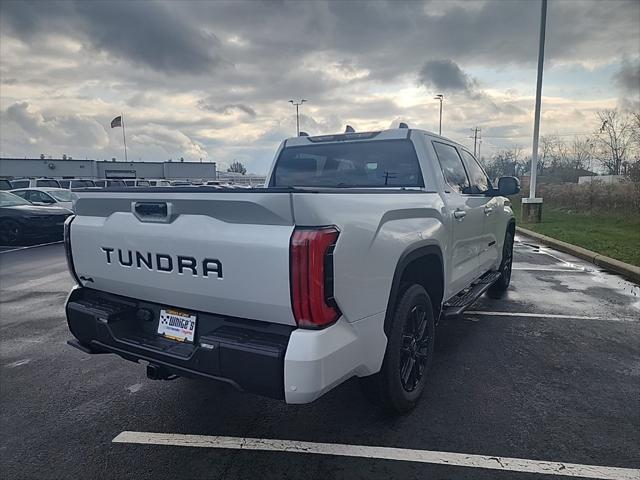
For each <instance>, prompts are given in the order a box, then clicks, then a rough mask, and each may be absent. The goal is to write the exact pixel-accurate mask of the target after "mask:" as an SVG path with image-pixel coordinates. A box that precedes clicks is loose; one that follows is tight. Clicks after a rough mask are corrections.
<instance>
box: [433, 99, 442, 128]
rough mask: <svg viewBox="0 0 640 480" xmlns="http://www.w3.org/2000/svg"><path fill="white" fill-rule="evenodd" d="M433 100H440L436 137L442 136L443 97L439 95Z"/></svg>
mask: <svg viewBox="0 0 640 480" xmlns="http://www.w3.org/2000/svg"><path fill="white" fill-rule="evenodd" d="M433 99H434V100H440V124H439V125H440V126H439V127H438V135H442V101H443V100H444V95H442V94H441V93H439V94H438V95H436V96H435V97H433Z"/></svg>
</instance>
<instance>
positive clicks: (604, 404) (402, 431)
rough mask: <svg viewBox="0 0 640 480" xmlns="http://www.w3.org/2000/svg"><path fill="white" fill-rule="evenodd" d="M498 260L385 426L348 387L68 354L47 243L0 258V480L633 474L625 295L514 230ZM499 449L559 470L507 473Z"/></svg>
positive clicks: (593, 270)
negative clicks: (203, 377)
mask: <svg viewBox="0 0 640 480" xmlns="http://www.w3.org/2000/svg"><path fill="white" fill-rule="evenodd" d="M514 260H515V263H514V272H513V278H512V285H511V287H510V289H509V291H508V293H507V295H506V296H505V297H504V298H503V299H500V300H493V299H490V298H488V297H483V298H481V299H480V300H479V301H478V302H477V303H476V304H475V305H474V306H473V307H471V309H470V312H469V313H467V314H465V316H464V318H462V319H460V320H457V321H448V322H446V323H442V324H441V325H439V327H438V329H437V337H436V352H435V357H434V364H433V370H432V372H431V375H430V377H429V380H428V383H427V390H426V391H425V394H424V396H423V398H422V401H421V402H420V404H419V405H418V407H417V408H416V409H415V410H414V411H413V412H412V413H410V414H409V415H406V416H404V417H400V418H390V417H388V416H385V415H384V414H383V413H381V412H380V411H378V410H377V409H376V408H374V407H372V406H371V405H370V404H369V403H367V402H366V400H365V399H364V397H363V396H362V394H361V393H360V390H359V388H358V382H357V380H355V379H353V380H350V381H348V382H346V383H345V384H343V385H342V386H340V387H338V388H336V389H335V390H334V391H332V392H330V393H328V394H327V395H325V396H324V397H322V398H321V399H319V400H318V401H316V402H314V403H312V404H309V405H302V406H288V405H285V404H283V403H281V402H279V401H276V400H271V399H264V398H261V397H258V396H253V395H248V394H241V393H238V392H236V391H234V390H232V389H230V388H228V387H226V386H224V385H218V384H215V383H203V382H199V381H194V380H187V379H178V380H175V381H173V382H158V381H151V380H148V379H147V378H146V375H145V366H144V365H136V364H133V363H130V362H127V361H125V360H122V359H120V358H118V357H116V356H112V355H105V356H88V355H85V354H83V353H82V352H80V351H78V350H75V349H73V348H71V347H69V346H67V345H66V340H67V339H70V338H71V335H70V333H69V332H68V330H67V327H66V322H65V318H64V311H63V305H64V300H65V296H66V294H67V292H68V290H69V288H70V287H71V285H72V281H71V279H70V277H69V275H68V274H67V271H66V264H65V259H64V251H63V247H62V245H61V244H55V245H48V246H43V247H35V248H29V249H24V250H18V251H10V252H4V253H0V300H1V301H2V306H1V309H0V339H1V340H0V431H1V432H2V435H1V436H0V476H1V478H10V479H21V478H25V479H31V478H38V479H49V478H65V479H66V478H92V477H93V478H100V479H110V478H136V479H146V478H149V479H152V478H154V479H155V478H186V479H205V478H206V479H213V478H216V479H219V478H228V479H235V478H243V479H244V478H247V479H254V478H305V479H316V478H317V479H323V480H324V479H333V478H336V479H337V478H345V479H358V478H362V479H378V478H379V479H389V478H403V479H404V478H416V479H417V478H421V479H422V478H437V479H440V478H446V479H467V478H473V479H477V478H479V479H514V478H522V479H529V478H531V479H533V478H542V479H546V478H554V479H555V478H567V477H565V476H563V475H562V471H563V470H562V468H564V466H565V462H570V463H575V464H580V465H583V466H584V465H590V466H599V467H602V468H604V469H600V470H598V469H596V470H594V472H595V473H593V476H594V478H598V476H599V478H606V477H605V475H607V474H612V473H616V472H615V471H612V470H606V468H608V467H622V468H626V469H637V468H639V467H640V287H638V286H637V285H634V284H632V283H630V282H627V281H625V280H624V279H622V278H621V277H618V276H617V275H612V274H609V273H606V272H604V271H602V270H601V269H600V268H599V267H595V266H594V265H591V264H589V263H586V262H583V261H581V260H578V259H576V258H574V257H571V256H570V255H567V254H563V253H559V252H556V251H554V250H551V249H547V248H541V247H539V246H538V244H536V243H535V241H534V240H532V239H528V238H525V237H519V238H518V239H517V242H516V246H515V255H514ZM123 431H133V432H157V433H164V434H198V435H206V436H211V437H212V438H214V440H211V441H212V442H213V444H215V438H217V437H218V436H227V437H237V438H239V439H245V438H257V439H269V440H290V441H293V442H294V443H295V442H319V443H322V444H326V445H333V446H335V445H338V446H337V447H335V449H334V450H336V452H337V453H338V454H330V455H320V454H317V453H318V452H315V453H314V452H313V448H311V447H309V446H308V445H302V444H301V445H302V446H300V447H299V449H298V450H297V451H255V450H246V449H244V448H243V445H244V446H248V444H247V442H246V441H244V440H242V441H241V444H240V446H239V447H238V448H231V449H229V448H222V449H221V448H195V447H193V446H175V445H156V444H146V445H140V444H134V443H113V442H112V441H113V439H114V438H116V437H117V436H118V435H120V434H121V432H123ZM171 438H172V439H173V440H172V441H174V440H175V443H177V444H180V445H184V438H185V437H181V436H179V435H178V436H175V437H171ZM207 438H209V437H207ZM345 445H348V446H381V447H395V448H398V449H411V450H403V451H402V452H408V451H409V452H413V451H415V450H419V451H422V452H436V453H437V452H452V453H462V454H468V455H469V456H473V455H477V456H482V457H483V458H485V459H494V460H495V462H496V468H499V469H498V470H495V469H489V468H485V467H486V465H485V464H482V463H481V464H479V465H475V464H473V461H472V460H473V458H475V457H469V459H470V460H469V461H468V462H467V463H468V464H467V463H464V462H463V464H462V465H464V466H461V465H460V464H457V465H456V466H452V465H449V464H446V462H443V461H436V462H435V463H420V462H418V461H415V459H417V458H418V457H419V456H420V453H411V455H413V457H411V455H410V458H409V460H388V459H383V458H381V456H382V454H381V453H376V452H377V451H369V450H366V451H365V453H363V454H362V455H360V456H355V457H345V456H341V454H340V451H341V450H345V452H342V454H347V451H349V452H350V451H351V450H349V448H351V447H345ZM218 446H219V445H218ZM283 448H284V447H283ZM322 448H328V447H326V446H325V447H322ZM276 450H277V449H276ZM301 451H308V452H311V453H300V452H301ZM367 452H368V453H367ZM508 458H512V459H513V458H515V459H527V460H532V461H549V462H561V463H562V465H561V467H559V468H558V469H557V470H556V471H555V472H554V473H553V474H549V471H545V470H544V468H539V469H538V470H536V468H533V470H529V472H530V473H521V472H520V471H517V469H516V470H514V469H509V462H507V461H506V460H505V459H508ZM498 464H500V465H498ZM505 465H506V467H507V468H505V469H503V470H501V469H502V467H504V466H505ZM534 467H535V465H534ZM567 467H568V466H567ZM625 472H629V471H628V470H625ZM631 474H635V473H634V472H632V473H631ZM610 478H616V476H613V477H610Z"/></svg>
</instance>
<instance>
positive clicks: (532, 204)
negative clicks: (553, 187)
mask: <svg viewBox="0 0 640 480" xmlns="http://www.w3.org/2000/svg"><path fill="white" fill-rule="evenodd" d="M546 25H547V0H542V2H541V7H540V44H539V46H538V78H537V81H536V106H535V114H534V119H533V151H532V152H531V179H530V184H529V198H523V199H522V219H523V220H524V221H526V222H529V223H540V222H541V221H542V198H536V183H537V180H538V139H539V136H540V103H541V100H542V69H543V66H544V40H545V38H544V37H545V30H546Z"/></svg>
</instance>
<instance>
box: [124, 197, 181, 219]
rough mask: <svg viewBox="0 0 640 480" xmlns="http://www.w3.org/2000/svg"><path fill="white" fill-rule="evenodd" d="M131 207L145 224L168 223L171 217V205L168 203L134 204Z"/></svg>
mask: <svg viewBox="0 0 640 480" xmlns="http://www.w3.org/2000/svg"><path fill="white" fill-rule="evenodd" d="M131 207H132V209H131V210H132V211H133V213H134V215H135V216H136V217H138V219H139V220H141V221H143V222H167V221H169V218H170V217H171V210H172V209H171V204H170V203H167V202H132V204H131Z"/></svg>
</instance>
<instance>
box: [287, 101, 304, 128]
mask: <svg viewBox="0 0 640 480" xmlns="http://www.w3.org/2000/svg"><path fill="white" fill-rule="evenodd" d="M304 102H306V100H305V99H304V98H303V99H301V100H299V101H298V102H295V101H293V100H289V103H290V104H292V105H293V106H294V107H296V136H298V137H299V136H300V113H299V110H298V109H299V108H300V105H302V104H303V103H304Z"/></svg>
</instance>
